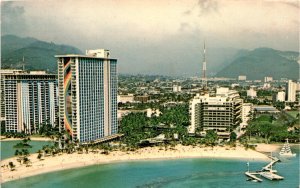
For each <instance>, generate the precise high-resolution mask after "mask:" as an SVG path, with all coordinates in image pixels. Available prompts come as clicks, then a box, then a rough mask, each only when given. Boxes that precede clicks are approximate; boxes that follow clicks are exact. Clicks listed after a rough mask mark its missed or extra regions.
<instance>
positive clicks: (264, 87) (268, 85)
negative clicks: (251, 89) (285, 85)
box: [263, 83, 271, 89]
mask: <svg viewBox="0 0 300 188" xmlns="http://www.w3.org/2000/svg"><path fill="white" fill-rule="evenodd" d="M269 88H271V84H270V83H264V85H263V89H269Z"/></svg>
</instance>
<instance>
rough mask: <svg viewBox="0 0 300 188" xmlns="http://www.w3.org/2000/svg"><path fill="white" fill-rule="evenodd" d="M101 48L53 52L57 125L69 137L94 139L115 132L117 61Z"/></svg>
mask: <svg viewBox="0 0 300 188" xmlns="http://www.w3.org/2000/svg"><path fill="white" fill-rule="evenodd" d="M109 56H110V52H109V51H108V50H104V49H97V50H87V51H86V55H74V54H71V55H56V57H57V62H58V88H59V127H60V131H64V130H66V131H67V132H68V133H69V135H70V136H71V138H72V140H73V141H75V140H78V141H79V142H89V141H97V140H98V139H100V138H101V139H103V138H104V137H107V136H111V135H114V134H116V133H117V131H118V122H117V88H118V83H117V60H116V59H111V58H109Z"/></svg>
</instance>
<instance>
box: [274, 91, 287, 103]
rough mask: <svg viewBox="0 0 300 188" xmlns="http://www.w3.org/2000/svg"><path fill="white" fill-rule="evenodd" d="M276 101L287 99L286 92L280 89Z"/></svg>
mask: <svg viewBox="0 0 300 188" xmlns="http://www.w3.org/2000/svg"><path fill="white" fill-rule="evenodd" d="M276 101H280V102H284V101H285V92H284V91H279V92H278V93H277V95H276Z"/></svg>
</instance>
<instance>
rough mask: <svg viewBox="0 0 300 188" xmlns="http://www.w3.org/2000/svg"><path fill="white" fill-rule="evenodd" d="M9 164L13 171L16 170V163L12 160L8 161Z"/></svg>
mask: <svg viewBox="0 0 300 188" xmlns="http://www.w3.org/2000/svg"><path fill="white" fill-rule="evenodd" d="M8 165H9V168H10V170H11V171H13V170H15V166H16V165H14V163H13V162H11V161H10V162H9V163H8Z"/></svg>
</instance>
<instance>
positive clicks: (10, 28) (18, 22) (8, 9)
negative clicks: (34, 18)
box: [1, 1, 27, 35]
mask: <svg viewBox="0 0 300 188" xmlns="http://www.w3.org/2000/svg"><path fill="white" fill-rule="evenodd" d="M24 13H25V9H24V7H22V6H17V5H15V4H14V2H12V1H6V2H1V31H2V34H19V35H20V33H23V32H24V29H26V28H27V27H26V21H25V18H24Z"/></svg>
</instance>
